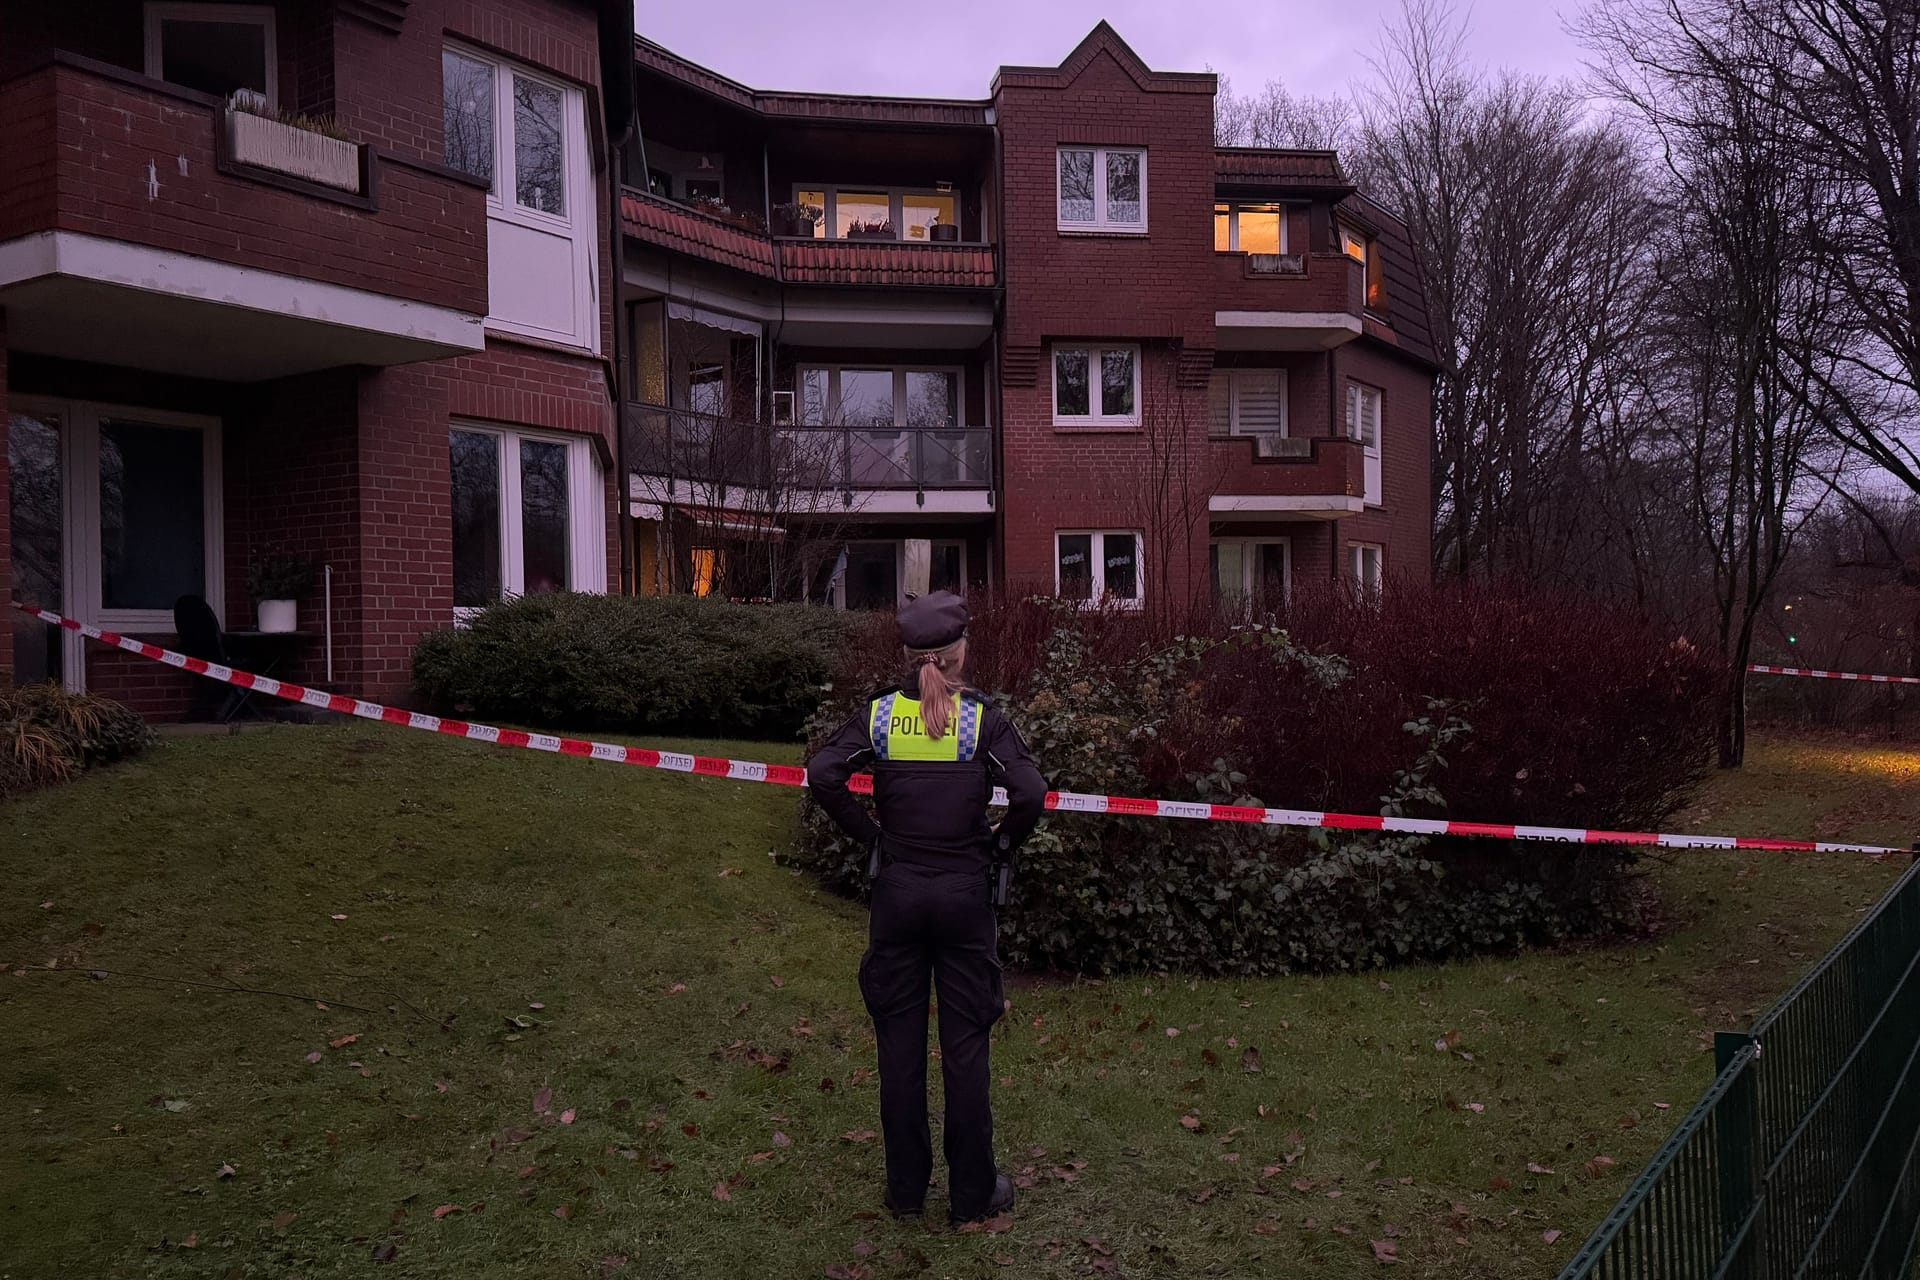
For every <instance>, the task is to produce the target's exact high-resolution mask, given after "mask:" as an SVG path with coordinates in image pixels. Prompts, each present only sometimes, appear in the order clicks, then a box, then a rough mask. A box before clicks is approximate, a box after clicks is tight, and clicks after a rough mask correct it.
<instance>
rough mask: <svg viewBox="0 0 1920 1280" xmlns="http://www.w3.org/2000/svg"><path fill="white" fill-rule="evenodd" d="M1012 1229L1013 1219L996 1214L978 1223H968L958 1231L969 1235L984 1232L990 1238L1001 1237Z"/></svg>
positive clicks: (1002, 1214)
mask: <svg viewBox="0 0 1920 1280" xmlns="http://www.w3.org/2000/svg"><path fill="white" fill-rule="evenodd" d="M1012 1229H1013V1219H1012V1218H1011V1217H1009V1216H1008V1215H1006V1214H1004V1213H996V1214H994V1215H993V1216H992V1217H991V1218H985V1219H982V1220H981V1221H979V1222H969V1223H967V1224H966V1225H965V1226H963V1227H961V1228H960V1230H962V1231H964V1232H967V1233H969V1234H971V1233H973V1232H985V1233H986V1234H987V1235H990V1236H997V1235H1001V1234H1002V1233H1004V1232H1007V1231H1011V1230H1012Z"/></svg>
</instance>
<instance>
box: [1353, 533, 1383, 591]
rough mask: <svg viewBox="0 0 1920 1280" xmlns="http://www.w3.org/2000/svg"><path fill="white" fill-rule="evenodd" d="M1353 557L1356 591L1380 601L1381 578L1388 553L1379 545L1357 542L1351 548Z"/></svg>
mask: <svg viewBox="0 0 1920 1280" xmlns="http://www.w3.org/2000/svg"><path fill="white" fill-rule="evenodd" d="M1349 554H1350V556H1351V557H1352V571H1353V584H1354V589H1355V590H1357V591H1359V592H1361V593H1362V594H1363V595H1365V596H1367V597H1369V598H1371V599H1378V598H1379V595H1380V584H1381V577H1382V573H1383V571H1384V566H1385V563H1386V553H1385V551H1383V550H1382V549H1381V547H1380V546H1379V544H1377V543H1372V542H1356V543H1354V544H1353V545H1352V547H1350V548H1349Z"/></svg>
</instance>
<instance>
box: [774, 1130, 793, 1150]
mask: <svg viewBox="0 0 1920 1280" xmlns="http://www.w3.org/2000/svg"><path fill="white" fill-rule="evenodd" d="M773 1145H774V1146H776V1147H790V1146H792V1145H793V1139H792V1138H789V1137H788V1136H787V1135H786V1134H784V1133H776V1134H774V1135H773Z"/></svg>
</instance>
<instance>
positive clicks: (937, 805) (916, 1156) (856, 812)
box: [807, 591, 1047, 1224]
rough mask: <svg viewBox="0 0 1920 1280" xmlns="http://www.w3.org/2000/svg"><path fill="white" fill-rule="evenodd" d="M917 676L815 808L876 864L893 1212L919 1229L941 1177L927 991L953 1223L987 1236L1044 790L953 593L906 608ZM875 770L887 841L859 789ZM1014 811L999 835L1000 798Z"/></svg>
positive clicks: (994, 1205)
mask: <svg viewBox="0 0 1920 1280" xmlns="http://www.w3.org/2000/svg"><path fill="white" fill-rule="evenodd" d="M898 625H899V631H900V643H901V647H902V649H903V651H904V658H905V661H906V667H907V677H906V679H905V680H904V681H902V682H901V683H900V684H898V685H896V686H894V687H892V688H889V689H885V690H883V691H881V692H880V693H878V694H877V695H875V696H874V697H873V698H872V699H871V700H870V701H869V702H868V704H867V706H866V708H865V709H864V710H863V711H861V712H860V713H858V714H856V715H855V716H854V717H853V718H852V719H850V720H848V721H847V723H846V724H845V725H844V726H843V727H842V728H841V729H840V731H839V732H838V733H836V734H835V735H834V736H833V738H832V739H831V740H830V741H829V742H828V743H827V744H826V746H824V747H822V748H821V749H820V751H819V752H818V753H817V754H816V755H815V756H814V757H813V759H811V760H809V761H808V762H807V783H808V786H809V787H811V788H812V791H813V797H814V799H815V800H817V801H819V803H820V806H821V807H822V808H823V809H825V810H826V811H827V814H828V816H830V817H831V818H832V819H833V820H834V821H835V822H836V823H838V824H839V825H840V827H841V829H842V830H844V831H845V832H846V833H847V834H848V835H850V836H852V837H853V838H854V839H856V840H858V841H860V842H861V843H862V844H865V845H870V846H872V847H873V849H874V857H875V866H874V867H873V868H870V874H873V875H874V881H873V908H872V916H871V921H870V924H869V931H868V936H869V943H868V947H867V954H866V956H865V958H864V959H862V960H861V962H860V993H861V995H862V996H863V997H865V999H866V1004H867V1012H868V1013H869V1014H870V1015H872V1017H873V1030H874V1035H875V1037H876V1038H877V1039H878V1041H879V1046H880V1127H881V1132H882V1135H883V1137H884V1139H885V1142H886V1149H887V1196H886V1204H887V1207H888V1208H889V1209H891V1210H892V1211H893V1212H894V1213H895V1214H896V1215H898V1216H900V1217H903V1218H906V1217H915V1216H918V1215H919V1213H920V1212H921V1210H922V1208H923V1205H924V1203H925V1200H926V1195H927V1183H928V1180H929V1178H930V1177H931V1176H932V1173H933V1138H932V1135H931V1133H930V1131H929V1130H928V1127H927V983H928V979H929V978H931V979H932V980H933V981H934V982H935V983H936V984H937V985H938V988H939V995H940V1067H941V1071H942V1074H943V1075H944V1076H945V1078H946V1099H947V1111H946V1123H945V1130H944V1142H943V1146H944V1148H945V1154H946V1159H947V1174H948V1188H949V1203H948V1216H949V1218H950V1219H951V1221H953V1222H954V1223H955V1224H960V1223H966V1222H973V1221H978V1220H979V1219H981V1218H985V1217H990V1216H992V1215H994V1214H998V1213H1004V1212H1006V1211H1007V1210H1008V1209H1011V1208H1012V1207H1013V1184H1012V1183H1011V1182H1010V1181H1008V1180H1007V1178H1006V1177H1005V1176H1004V1175H1002V1174H1000V1173H999V1172H998V1170H997V1169H996V1168H995V1166H994V1161H993V1110H992V1106H991V1104H990V1102H989V1097H988V1089H989V1086H990V1084H991V1081H992V1069H991V1067H990V1065H989V1063H988V1057H987V1055H988V1049H989V1032H990V1031H991V1030H992V1029H993V1024H994V1023H995V1022H996V1021H998V1019H999V1017H1000V1015H1001V1012H1002V1010H1003V1009H1004V1007H1005V1006H1004V1001H1003V997H1002V994H1001V985H1000V957H999V952H998V948H997V945H996V943H997V935H998V924H997V922H996V920H995V916H994V907H995V905H996V904H997V903H999V902H1000V901H1001V900H1003V899H1004V893H1005V884H1006V876H1007V874H1008V873H1009V871H1010V867H1011V860H1012V856H1013V853H1014V851H1015V850H1017V849H1018V848H1019V847H1020V844H1021V842H1022V841H1023V840H1025V839H1026V838H1027V836H1028V835H1029V834H1031V833H1032V831H1033V828H1034V824H1035V823H1037V822H1038V821H1039V820H1040V814H1041V811H1042V810H1043V809H1044V807H1045V803H1046V792H1047V784H1046V780H1045V779H1044V778H1042V777H1041V776H1040V770H1039V768H1038V767H1037V766H1036V765H1035V764H1034V761H1033V756H1032V755H1031V754H1030V753H1029V752H1028V750H1027V745H1026V743H1024V742H1023V741H1021V739H1020V734H1019V732H1018V731H1017V730H1016V729H1015V728H1014V727H1013V724H1012V722H1010V721H1009V720H1007V718H1006V717H1004V716H1002V715H1001V714H1000V713H999V711H998V710H997V709H995V708H994V707H993V706H991V705H989V704H988V703H987V702H986V701H985V699H983V698H981V697H980V696H979V694H977V693H975V692H974V691H973V690H971V689H969V688H967V687H966V685H965V683H964V682H963V681H962V679H961V675H960V673H961V670H962V669H963V667H964V666H965V664H966V660H967V638H966V637H967V606H966V605H965V603H964V602H962V601H961V600H960V598H959V597H958V596H955V595H953V594H951V593H949V592H945V591H936V592H934V593H933V594H931V595H925V596H921V597H919V598H918V599H915V600H911V601H909V602H908V603H907V604H906V605H905V607H903V608H902V609H901V610H900V613H899V617H898ZM869 765H870V766H871V768H872V771H873V781H874V788H873V796H874V805H875V808H876V809H877V810H878V811H879V818H880V821H879V825H878V826H876V825H875V824H874V821H873V819H872V818H870V817H868V816H867V811H866V809H865V808H864V807H862V805H861V803H860V802H859V801H858V800H856V799H855V798H854V797H853V796H852V795H851V794H849V792H848V790H847V780H848V779H849V778H850V777H852V776H853V774H854V773H855V772H856V771H857V770H859V769H862V768H865V767H867V766H869ZM995 783H999V784H1001V785H1003V786H1005V787H1006V789H1007V800H1008V807H1007V813H1006V816H1005V817H1004V818H1002V819H1001V820H1000V823H999V824H998V826H992V825H989V823H988V819H987V804H988V800H989V798H990V797H991V795H992V791H993V786H994V784H995Z"/></svg>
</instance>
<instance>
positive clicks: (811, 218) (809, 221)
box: [773, 204, 820, 238]
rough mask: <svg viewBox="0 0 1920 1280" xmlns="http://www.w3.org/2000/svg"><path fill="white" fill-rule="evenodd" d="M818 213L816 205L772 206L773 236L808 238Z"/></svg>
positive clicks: (817, 219)
mask: <svg viewBox="0 0 1920 1280" xmlns="http://www.w3.org/2000/svg"><path fill="white" fill-rule="evenodd" d="M819 212H820V210H819V207H818V206H817V205H810V204H777V205H775V206H773V234H775V235H776V236H804V237H809V238H810V237H811V236H812V235H813V227H814V224H815V223H816V222H818V221H819V218H818V217H817V216H816V215H818V213H819Z"/></svg>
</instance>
